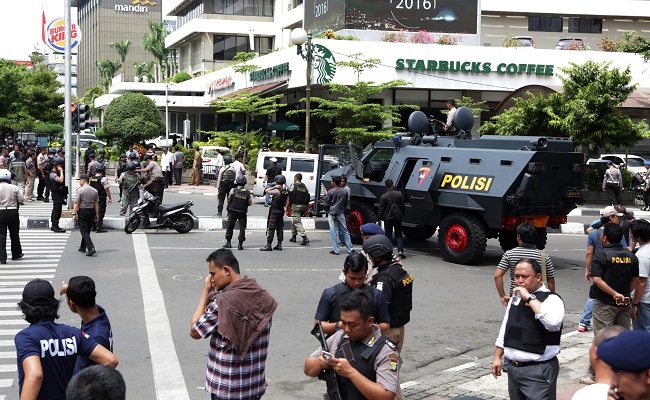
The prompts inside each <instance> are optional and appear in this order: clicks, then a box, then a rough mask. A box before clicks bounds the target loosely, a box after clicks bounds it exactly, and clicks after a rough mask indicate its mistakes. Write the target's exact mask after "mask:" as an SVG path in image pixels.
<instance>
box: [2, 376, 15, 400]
mask: <svg viewBox="0 0 650 400" xmlns="http://www.w3.org/2000/svg"><path fill="white" fill-rule="evenodd" d="M13 382H14V380H13V379H0V387H3V388H8V387H11V385H12V384H13ZM5 397H6V396H0V400H4V399H5Z"/></svg>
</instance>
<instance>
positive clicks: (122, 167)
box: [115, 154, 127, 203]
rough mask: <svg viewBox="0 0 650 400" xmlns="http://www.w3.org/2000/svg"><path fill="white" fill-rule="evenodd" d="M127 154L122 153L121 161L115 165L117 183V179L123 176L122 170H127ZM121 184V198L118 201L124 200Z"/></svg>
mask: <svg viewBox="0 0 650 400" xmlns="http://www.w3.org/2000/svg"><path fill="white" fill-rule="evenodd" d="M126 163H127V161H126V154H121V155H120V161H118V162H117V165H116V166H115V182H116V183H117V180H118V179H119V178H120V176H122V172H126ZM119 186H120V199H119V200H118V201H117V202H118V203H121V202H122V185H119Z"/></svg>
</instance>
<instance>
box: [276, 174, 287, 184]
mask: <svg viewBox="0 0 650 400" xmlns="http://www.w3.org/2000/svg"><path fill="white" fill-rule="evenodd" d="M275 183H279V184H280V185H284V184H285V183H287V178H285V177H284V175H277V176H276V177H275Z"/></svg>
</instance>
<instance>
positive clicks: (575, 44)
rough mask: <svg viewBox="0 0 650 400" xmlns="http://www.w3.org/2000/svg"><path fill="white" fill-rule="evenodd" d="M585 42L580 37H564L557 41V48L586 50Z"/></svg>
mask: <svg viewBox="0 0 650 400" xmlns="http://www.w3.org/2000/svg"><path fill="white" fill-rule="evenodd" d="M584 49H585V42H584V41H583V40H582V39H580V38H564V39H560V40H558V41H557V44H556V45H555V50H584Z"/></svg>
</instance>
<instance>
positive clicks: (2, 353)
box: [0, 351, 16, 386]
mask: <svg viewBox="0 0 650 400" xmlns="http://www.w3.org/2000/svg"><path fill="white" fill-rule="evenodd" d="M0 358H16V351H0ZM3 380H4V379H0V382H1V381H3ZM0 386H2V385H1V384H0Z"/></svg>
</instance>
